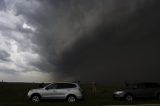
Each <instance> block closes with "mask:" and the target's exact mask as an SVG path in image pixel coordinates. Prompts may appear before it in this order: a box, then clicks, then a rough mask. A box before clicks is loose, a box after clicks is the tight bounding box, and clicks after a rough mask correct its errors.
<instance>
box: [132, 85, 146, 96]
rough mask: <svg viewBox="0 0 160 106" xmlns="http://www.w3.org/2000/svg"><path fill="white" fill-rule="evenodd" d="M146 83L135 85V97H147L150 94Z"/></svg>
mask: <svg viewBox="0 0 160 106" xmlns="http://www.w3.org/2000/svg"><path fill="white" fill-rule="evenodd" d="M147 93H148V91H147V89H146V86H145V84H136V85H134V87H133V95H134V96H135V97H146V96H147V95H148V94H147Z"/></svg>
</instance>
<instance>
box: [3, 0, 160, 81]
mask: <svg viewBox="0 0 160 106" xmlns="http://www.w3.org/2000/svg"><path fill="white" fill-rule="evenodd" d="M4 3H5V5H6V6H5V7H3V6H2V5H0V7H1V8H6V10H5V11H4V9H1V8H0V9H1V13H2V16H3V17H4V18H1V20H3V21H2V22H1V23H2V24H1V26H0V28H1V29H3V30H2V31H1V33H0V34H1V36H3V37H4V35H5V37H6V36H7V38H6V39H10V40H11V41H12V43H13V41H14V43H13V44H14V45H16V47H17V52H18V54H20V55H18V56H17V58H15V55H16V53H17V52H16V53H15V52H14V53H11V51H9V50H6V52H7V53H8V54H9V56H10V59H11V60H12V62H13V63H16V67H18V68H20V67H22V68H20V69H21V70H24V71H25V72H27V73H28V72H30V71H33V70H34V71H36V72H41V73H44V74H46V73H48V74H50V75H51V76H50V79H51V80H82V81H97V82H106V83H107V82H108V83H109V82H124V81H160V79H159V77H158V74H159V72H158V70H159V63H158V60H159V58H160V56H159V52H160V50H159V39H160V38H159V36H158V35H159V33H160V32H159V24H160V22H159V18H160V15H159V14H158V13H159V9H160V8H159V6H158V5H159V3H160V2H159V1H158V0H155V1H150V0H134V1H133V0H123V1H119V0H101V1H98V0H85V1H81V0H22V1H19V0H5V2H4ZM6 16H7V17H8V16H9V21H6V18H5V17H6ZM6 41H7V40H6ZM13 44H12V46H13ZM16 47H12V48H16ZM1 48H2V47H1ZM13 50H15V49H13ZM0 54H1V53H0ZM13 55H14V56H13ZM7 58H8V57H7ZM21 59H22V60H23V61H21V62H18V63H17V62H16V61H15V60H21ZM22 63H23V64H22ZM44 77H45V76H44ZM62 78H63V79H62Z"/></svg>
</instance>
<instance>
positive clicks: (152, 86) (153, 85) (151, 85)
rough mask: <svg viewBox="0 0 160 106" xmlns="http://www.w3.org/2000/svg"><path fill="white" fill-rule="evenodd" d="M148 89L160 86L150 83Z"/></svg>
mask: <svg viewBox="0 0 160 106" xmlns="http://www.w3.org/2000/svg"><path fill="white" fill-rule="evenodd" d="M146 86H147V88H158V87H160V85H159V84H156V83H150V84H146Z"/></svg>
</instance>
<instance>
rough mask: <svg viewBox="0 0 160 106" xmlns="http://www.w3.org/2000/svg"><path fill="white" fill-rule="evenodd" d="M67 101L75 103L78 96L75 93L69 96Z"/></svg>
mask: <svg viewBox="0 0 160 106" xmlns="http://www.w3.org/2000/svg"><path fill="white" fill-rule="evenodd" d="M67 101H68V102H69V103H74V102H76V97H75V96H74V95H69V96H68V97H67Z"/></svg>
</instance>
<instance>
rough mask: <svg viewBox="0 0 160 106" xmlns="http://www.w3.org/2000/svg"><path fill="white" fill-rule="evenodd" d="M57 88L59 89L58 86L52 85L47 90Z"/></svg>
mask: <svg viewBox="0 0 160 106" xmlns="http://www.w3.org/2000/svg"><path fill="white" fill-rule="evenodd" d="M56 87H57V85H56V84H51V85H49V86H48V87H47V88H46V89H56Z"/></svg>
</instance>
